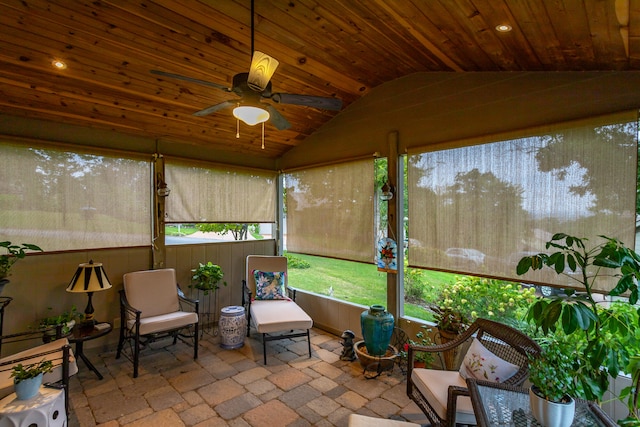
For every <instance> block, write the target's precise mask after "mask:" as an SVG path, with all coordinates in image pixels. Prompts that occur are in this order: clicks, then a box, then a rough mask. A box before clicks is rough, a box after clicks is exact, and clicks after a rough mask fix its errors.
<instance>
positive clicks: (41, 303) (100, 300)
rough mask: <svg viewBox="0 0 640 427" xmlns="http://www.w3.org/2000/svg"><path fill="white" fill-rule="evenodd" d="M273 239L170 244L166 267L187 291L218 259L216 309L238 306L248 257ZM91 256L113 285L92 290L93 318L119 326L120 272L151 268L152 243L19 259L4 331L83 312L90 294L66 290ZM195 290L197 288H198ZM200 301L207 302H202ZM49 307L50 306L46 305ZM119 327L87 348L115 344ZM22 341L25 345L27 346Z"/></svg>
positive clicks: (269, 247) (269, 248) (267, 249)
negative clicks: (197, 273)
mask: <svg viewBox="0 0 640 427" xmlns="http://www.w3.org/2000/svg"><path fill="white" fill-rule="evenodd" d="M274 253H275V241H274V240H271V239H268V240H256V241H248V242H229V243H211V244H201V245H177V246H168V247H167V267H170V268H175V269H176V275H177V278H178V283H180V284H181V286H182V288H183V290H184V291H185V293H186V294H187V295H189V294H190V293H191V290H190V289H189V288H188V285H189V283H190V278H191V276H190V273H191V269H192V268H195V267H197V266H198V263H199V262H203V263H204V262H207V261H212V262H214V263H216V264H219V265H220V266H221V267H222V269H223V271H224V274H225V277H224V280H225V281H226V282H227V283H228V285H227V286H226V287H225V286H222V287H221V288H220V292H219V293H218V294H217V295H216V298H217V303H218V306H217V307H218V309H219V308H220V307H223V306H227V305H239V304H240V303H241V298H242V293H241V285H242V280H243V279H244V274H245V273H244V260H245V258H246V256H247V255H250V254H274ZM89 260H93V261H94V262H101V263H103V266H104V268H105V271H106V273H107V276H108V277H109V281H110V282H111V284H112V285H113V287H112V288H111V289H108V290H106V291H103V292H96V293H94V295H93V306H94V309H95V318H96V320H98V321H107V322H112V323H114V326H115V327H118V326H119V318H120V305H119V304H120V303H119V296H118V291H119V290H120V289H122V276H123V274H124V273H127V272H130V271H138V270H147V269H149V268H151V249H150V248H125V249H102V250H93V251H79V252H70V253H51V254H33V255H28V256H27V257H26V258H24V259H22V260H20V261H19V262H17V263H16V264H15V266H14V268H13V270H12V275H11V276H10V277H9V279H10V280H11V282H10V283H9V284H8V285H7V286H6V287H5V288H4V291H3V293H2V296H9V297H12V298H13V301H12V302H11V303H10V304H9V306H8V307H7V308H6V310H5V317H4V325H3V333H4V334H10V333H15V332H20V331H24V330H27V329H28V328H29V327H32V326H37V324H38V319H40V318H42V317H46V316H48V315H50V314H58V313H60V312H63V311H66V310H69V309H70V308H71V306H73V305H75V306H76V307H77V308H78V310H79V311H80V312H83V311H84V309H85V307H86V305H87V296H86V295H85V294H81V293H68V292H66V291H65V289H66V288H67V286H68V284H69V281H70V280H71V277H72V276H73V273H74V272H75V271H76V268H77V267H78V264H81V263H84V262H88V261H89ZM194 295H196V293H194ZM201 304H202V305H204V304H206V301H202V302H201ZM48 307H51V308H52V310H48V309H47V308H48ZM117 339H118V332H117V330H114V332H112V333H110V334H109V335H107V336H106V337H105V338H103V339H98V340H95V341H90V342H87V343H86V346H87V347H93V346H100V345H104V346H112V348H114V347H113V346H114V345H115V343H117ZM28 345H29V343H25V344H22V345H21V347H25V346H28ZM16 349H17V348H10V347H7V348H4V347H3V349H2V352H3V354H11V353H12V352H13V351H14V350H16Z"/></svg>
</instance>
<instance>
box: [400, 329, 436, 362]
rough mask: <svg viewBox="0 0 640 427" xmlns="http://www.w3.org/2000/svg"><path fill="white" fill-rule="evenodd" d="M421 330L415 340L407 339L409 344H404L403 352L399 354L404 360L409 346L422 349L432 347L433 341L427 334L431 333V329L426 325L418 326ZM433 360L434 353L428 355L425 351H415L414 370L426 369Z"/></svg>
mask: <svg viewBox="0 0 640 427" xmlns="http://www.w3.org/2000/svg"><path fill="white" fill-rule="evenodd" d="M420 328H421V330H420V331H418V333H417V334H416V338H417V340H412V339H409V342H408V343H407V344H405V346H404V351H403V352H402V353H401V356H402V357H404V358H405V359H406V358H407V351H409V345H421V346H424V347H428V346H430V345H433V341H432V340H431V337H430V336H429V334H430V333H431V328H429V327H428V326H426V325H422V326H420ZM434 358H435V354H434V353H428V352H425V351H417V352H416V353H415V357H414V363H413V367H414V368H426V367H429V366H430V365H431V364H432V363H433V360H434Z"/></svg>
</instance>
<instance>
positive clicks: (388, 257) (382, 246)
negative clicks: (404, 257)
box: [376, 237, 398, 273]
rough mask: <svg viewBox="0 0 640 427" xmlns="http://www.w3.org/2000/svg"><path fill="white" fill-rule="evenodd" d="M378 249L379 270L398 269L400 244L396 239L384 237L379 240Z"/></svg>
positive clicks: (389, 270)
mask: <svg viewBox="0 0 640 427" xmlns="http://www.w3.org/2000/svg"><path fill="white" fill-rule="evenodd" d="M377 248H378V250H377V251H376V264H377V265H378V271H385V272H387V273H395V272H397V271H398V246H397V245H396V242H395V240H393V239H391V238H389V237H383V238H381V239H380V240H378V245H377Z"/></svg>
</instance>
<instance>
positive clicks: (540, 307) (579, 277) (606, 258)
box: [517, 233, 640, 401]
mask: <svg viewBox="0 0 640 427" xmlns="http://www.w3.org/2000/svg"><path fill="white" fill-rule="evenodd" d="M600 237H601V238H602V239H603V242H601V243H600V244H597V245H595V246H593V247H590V248H588V247H587V246H586V244H585V242H587V239H584V238H577V237H574V236H570V235H567V234H564V233H558V234H555V235H554V236H553V237H552V239H551V240H550V241H549V242H547V243H546V249H547V250H549V249H552V250H554V251H555V252H552V253H550V254H546V253H540V254H537V255H531V256H527V257H524V258H522V259H521V260H520V262H519V263H518V266H517V273H518V274H525V273H526V272H527V271H529V270H530V269H533V270H539V269H542V268H553V269H554V270H555V272H556V273H557V274H563V275H566V276H568V277H569V278H571V279H572V280H574V281H576V282H577V283H578V284H579V285H580V286H579V288H580V292H579V293H576V292H575V291H574V290H567V291H566V296H554V297H550V298H539V299H538V300H536V301H535V302H534V303H533V304H532V305H531V307H530V308H529V311H528V313H527V319H528V320H529V321H530V322H531V323H533V324H534V325H535V326H536V327H537V328H539V329H541V330H542V332H543V333H544V334H546V335H552V334H554V333H559V334H562V335H565V336H566V337H567V338H568V339H574V341H575V343H576V347H577V348H576V352H575V355H576V356H575V363H574V367H573V374H574V375H575V377H574V383H575V389H576V393H577V394H578V395H579V396H578V397H583V398H585V399H588V400H598V401H600V400H601V399H602V396H603V394H604V393H605V391H607V390H608V388H609V382H610V378H615V377H617V376H618V373H619V372H625V373H628V372H626V371H628V366H629V362H630V357H631V356H633V355H634V354H632V352H633V351H634V349H637V348H638V346H639V344H640V343H639V342H638V339H637V338H636V334H635V330H636V329H637V328H638V316H637V314H638V312H637V310H635V309H634V311H636V313H632V312H631V310H626V311H625V310H616V309H614V308H612V307H611V306H605V305H602V304H600V303H599V302H598V301H596V299H595V298H594V285H595V284H596V283H598V284H599V286H598V288H599V289H602V288H603V287H604V285H603V283H607V282H606V280H607V279H609V280H612V282H613V284H612V285H611V286H613V288H612V289H610V290H609V293H608V294H609V295H610V296H620V295H623V294H625V295H628V303H629V304H631V305H634V304H636V303H637V302H638V279H639V278H640V255H638V254H637V253H636V252H634V251H633V250H631V249H629V248H627V247H626V246H625V245H624V244H623V243H622V242H620V241H618V240H617V239H615V238H611V237H607V236H600Z"/></svg>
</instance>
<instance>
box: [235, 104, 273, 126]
mask: <svg viewBox="0 0 640 427" xmlns="http://www.w3.org/2000/svg"><path fill="white" fill-rule="evenodd" d="M233 116H234V117H235V118H236V119H238V120H242V121H243V122H245V123H246V124H248V125H249V126H254V125H257V124H258V123H264V122H266V121H267V120H269V112H268V111H267V110H265V109H262V108H260V107H254V106H253V105H239V106H237V107H236V108H234V109H233Z"/></svg>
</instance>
